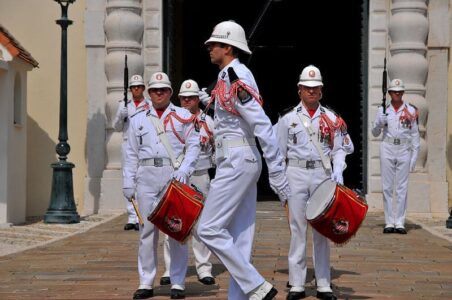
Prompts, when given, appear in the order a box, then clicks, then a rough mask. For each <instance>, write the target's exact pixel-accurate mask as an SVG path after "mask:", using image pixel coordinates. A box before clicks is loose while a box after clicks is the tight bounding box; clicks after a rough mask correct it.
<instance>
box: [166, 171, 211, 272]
mask: <svg viewBox="0 0 452 300" xmlns="http://www.w3.org/2000/svg"><path fill="white" fill-rule="evenodd" d="M190 184H193V185H195V186H196V188H197V189H198V190H199V191H200V192H201V193H203V195H204V197H207V193H208V192H209V186H210V178H209V174H208V173H207V170H206V173H205V174H201V175H195V174H193V175H192V176H191V177H190ZM197 226H198V225H197V224H195V226H194V228H193V232H192V233H193V238H192V240H191V242H192V247H193V255H194V257H195V265H196V273H197V274H198V277H199V279H202V278H204V277H208V276H209V277H212V263H211V262H210V261H209V258H210V254H211V253H210V250H209V248H207V247H206V245H204V243H202V242H201V240H200V239H199V236H198V235H197V234H196V228H197ZM163 258H164V260H165V273H164V274H163V276H169V266H170V262H171V258H170V255H169V243H168V236H167V235H165V242H164V246H163Z"/></svg>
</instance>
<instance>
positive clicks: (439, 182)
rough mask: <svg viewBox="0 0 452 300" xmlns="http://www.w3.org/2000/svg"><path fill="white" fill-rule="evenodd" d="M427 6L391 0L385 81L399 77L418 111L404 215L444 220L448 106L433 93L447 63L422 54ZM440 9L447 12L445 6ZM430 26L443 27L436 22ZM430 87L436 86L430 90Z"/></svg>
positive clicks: (409, 0)
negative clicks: (416, 147)
mask: <svg viewBox="0 0 452 300" xmlns="http://www.w3.org/2000/svg"><path fill="white" fill-rule="evenodd" d="M428 2H429V1H428V0H392V8H391V17H390V22H389V36H390V47H389V49H390V54H391V56H390V59H389V67H388V75H389V79H394V78H401V79H402V80H403V81H404V82H405V89H406V91H405V94H404V100H406V101H408V102H410V103H411V104H414V105H415V106H416V107H417V108H418V111H419V132H420V136H421V145H420V152H419V157H418V160H417V163H416V170H415V173H411V174H410V178H409V186H408V213H411V214H428V215H444V216H445V215H446V214H447V182H446V169H445V167H446V160H445V145H444V144H445V140H446V132H445V128H446V127H447V115H446V111H447V102H446V103H444V104H441V103H442V102H444V101H445V100H444V98H443V99H441V98H440V97H438V96H439V95H438V94H441V93H440V91H444V88H446V89H447V70H446V69H445V64H446V63H447V59H446V60H445V61H444V59H442V60H441V59H440V60H438V61H435V56H433V57H431V54H432V53H431V52H428V51H427V50H428V47H427V42H428V40H427V38H428V35H429V30H430V26H429V25H430V22H431V21H430V20H429V18H428V15H427V10H428V6H427V5H428ZM443 2H444V1H443ZM443 4H444V3H443ZM443 8H446V11H447V5H446V7H443ZM433 22H434V23H440V24H441V25H442V26H444V25H445V24H443V23H441V21H440V20H434V21H433ZM441 25H440V26H438V28H440V27H441ZM448 27H449V26H448V25H447V28H448ZM437 32H438V31H437ZM429 51H430V50H429ZM446 56H447V55H446ZM441 63H443V65H441ZM441 70H442V71H441ZM438 72H440V73H442V76H443V77H442V78H440V77H438V76H434V74H435V73H438ZM430 74H431V75H433V76H434V77H435V78H433V77H432V76H431V75H430ZM427 75H429V76H428V77H429V81H427V78H428V77H427ZM441 82H443V83H444V84H441ZM435 86H438V87H440V88H439V89H438V90H435V89H434V87H435ZM443 94H444V93H443ZM444 96H445V95H444ZM433 111H434V112H435V113H434V114H433V115H432V112H433ZM427 141H429V143H427Z"/></svg>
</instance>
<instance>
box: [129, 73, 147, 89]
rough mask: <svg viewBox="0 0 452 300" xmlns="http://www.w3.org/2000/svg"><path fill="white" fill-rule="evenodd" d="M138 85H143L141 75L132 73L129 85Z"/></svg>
mask: <svg viewBox="0 0 452 300" xmlns="http://www.w3.org/2000/svg"><path fill="white" fill-rule="evenodd" d="M140 85H142V86H144V80H143V77H141V76H140V75H133V76H132V77H130V80H129V87H132V86H140Z"/></svg>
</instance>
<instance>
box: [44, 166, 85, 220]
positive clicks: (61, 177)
mask: <svg viewBox="0 0 452 300" xmlns="http://www.w3.org/2000/svg"><path fill="white" fill-rule="evenodd" d="M51 166H52V168H53V177H52V194H51V195H50V205H49V208H48V209H47V212H46V214H45V216H44V223H57V224H70V223H80V216H79V215H78V214H77V209H76V207H75V201H74V191H73V189H72V186H73V184H72V168H74V164H73V163H70V162H66V161H59V162H56V163H53V164H52V165H51Z"/></svg>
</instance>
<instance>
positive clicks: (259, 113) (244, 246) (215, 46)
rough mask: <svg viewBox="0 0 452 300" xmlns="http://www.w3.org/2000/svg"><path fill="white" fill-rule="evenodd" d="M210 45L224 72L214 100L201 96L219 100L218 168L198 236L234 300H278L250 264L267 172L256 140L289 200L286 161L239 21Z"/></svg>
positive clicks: (217, 32) (273, 180)
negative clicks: (247, 59)
mask: <svg viewBox="0 0 452 300" xmlns="http://www.w3.org/2000/svg"><path fill="white" fill-rule="evenodd" d="M205 44H206V45H207V49H208V51H209V54H210V60H211V62H212V63H213V64H217V65H218V66H219V68H220V73H219V74H218V81H217V84H216V87H215V89H214V90H213V91H212V94H211V95H212V97H211V98H210V97H209V95H207V93H206V92H205V90H204V89H203V91H201V92H200V99H201V101H202V102H203V103H205V102H210V101H215V116H214V137H215V157H216V160H215V162H216V166H217V169H216V174H215V178H214V179H213V180H212V182H211V185H210V191H209V194H208V196H207V199H206V204H205V207H204V210H203V212H202V214H201V218H200V220H199V224H198V235H199V237H200V238H201V241H203V242H204V243H205V244H206V245H207V246H208V247H209V249H210V250H211V251H212V252H213V253H214V254H215V255H216V256H217V257H218V258H219V259H220V260H221V262H222V263H223V264H224V265H225V266H226V268H227V269H228V271H229V273H230V275H231V279H230V282H229V290H228V299H230V300H241V299H252V300H257V299H266V300H269V299H273V297H274V296H275V295H276V293H277V290H276V289H275V288H274V287H273V285H272V284H270V283H269V282H268V281H266V280H265V279H264V278H263V277H262V276H261V275H260V274H259V272H258V271H257V270H256V268H255V267H254V266H253V265H252V264H251V262H250V259H251V251H252V246H253V238H254V227H255V219H256V197H257V181H258V179H259V175H260V173H261V169H262V160H261V156H260V153H259V151H258V149H257V147H256V142H255V137H257V138H258V139H259V143H260V145H261V148H262V150H263V153H264V157H265V160H266V162H267V165H268V169H269V177H270V185H271V187H272V188H273V189H274V190H275V191H276V192H277V193H278V195H279V196H280V199H281V201H283V202H285V201H286V199H287V198H288V197H289V195H290V188H289V185H288V182H287V178H286V176H285V174H284V169H285V164H284V159H283V157H282V155H281V153H280V151H279V149H278V145H277V142H276V137H275V135H274V133H273V130H272V125H271V122H270V120H269V118H268V117H267V115H266V114H265V112H264V110H263V108H262V106H261V104H262V102H261V98H260V96H259V91H258V88H257V85H256V82H255V80H254V77H253V74H252V73H251V71H250V70H249V69H248V68H247V67H246V66H245V65H243V64H242V63H240V61H239V60H238V58H237V55H238V53H239V51H243V52H245V53H248V54H249V53H251V51H250V50H249V48H248V45H247V41H246V37H245V32H244V30H243V28H242V27H241V26H240V25H239V24H237V23H235V22H233V21H226V22H222V23H219V24H218V25H217V26H216V27H215V28H214V30H213V33H212V35H211V37H210V38H209V39H208V40H207V41H206V42H205Z"/></svg>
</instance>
